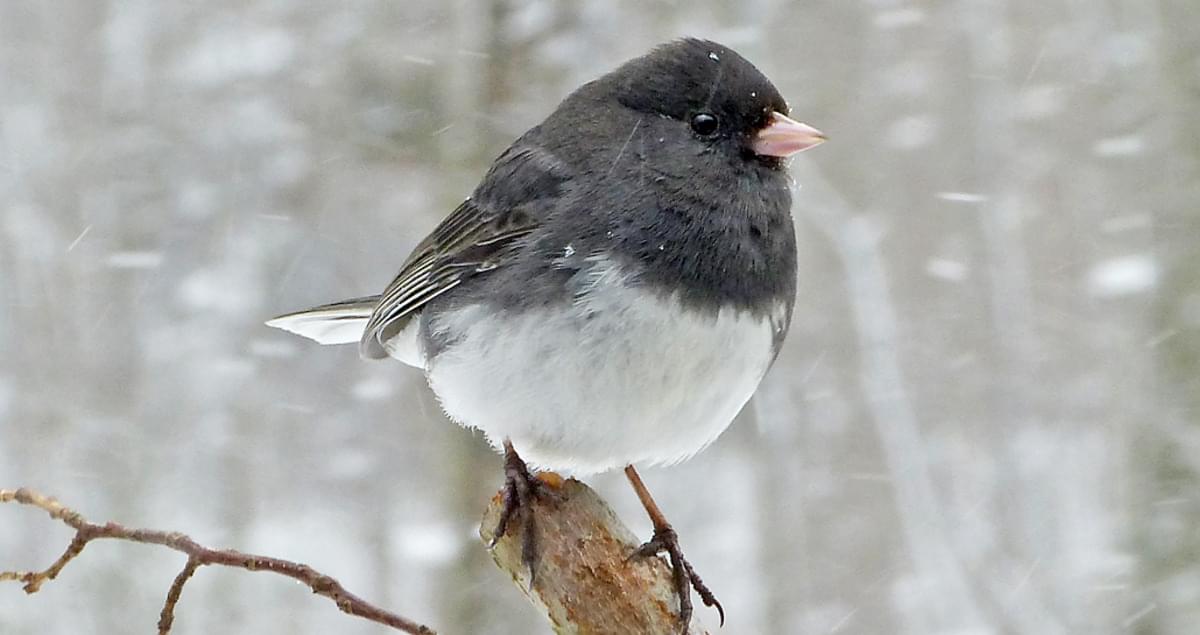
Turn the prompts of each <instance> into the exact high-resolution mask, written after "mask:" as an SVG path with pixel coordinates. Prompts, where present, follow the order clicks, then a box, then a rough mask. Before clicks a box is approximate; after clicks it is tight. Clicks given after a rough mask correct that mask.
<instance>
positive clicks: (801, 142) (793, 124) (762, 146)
mask: <svg viewBox="0 0 1200 635" xmlns="http://www.w3.org/2000/svg"><path fill="white" fill-rule="evenodd" d="M824 142H825V135H824V134H823V133H822V132H821V131H820V130H817V129H816V128H814V127H812V126H810V125H808V124H803V123H800V122H799V121H796V120H795V119H791V118H788V117H787V116H785V115H781V114H779V113H777V112H773V113H771V120H770V122H769V123H768V124H767V127H766V128H763V129H762V130H760V131H759V132H758V135H756V136H755V137H754V141H753V142H752V143H751V144H750V147H751V148H753V149H754V152H755V153H756V154H760V155H762V156H767V157H779V158H784V157H790V156H792V155H793V154H796V153H797V152H803V151H804V150H807V149H809V148H812V147H815V146H818V145H820V144H822V143H824Z"/></svg>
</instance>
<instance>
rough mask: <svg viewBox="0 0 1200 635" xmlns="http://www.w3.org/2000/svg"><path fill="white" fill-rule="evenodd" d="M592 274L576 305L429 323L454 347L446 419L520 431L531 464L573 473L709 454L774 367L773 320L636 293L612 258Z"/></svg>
mask: <svg viewBox="0 0 1200 635" xmlns="http://www.w3.org/2000/svg"><path fill="white" fill-rule="evenodd" d="M587 275H588V282H589V283H590V286H589V287H588V288H587V291H586V293H584V294H582V295H581V296H580V297H579V298H578V300H577V302H576V303H575V305H574V306H573V307H563V308H561V309H546V310H533V311H525V312H522V313H495V312H494V311H493V310H492V309H489V308H485V307H483V306H478V305H475V306H468V307H464V308H461V309H457V310H455V311H452V312H448V313H446V314H442V315H439V316H437V318H436V319H435V320H434V321H433V322H432V323H431V325H430V326H431V328H432V329H433V330H434V331H435V332H441V333H443V334H449V335H450V336H451V337H452V338H454V340H455V343H454V344H452V345H451V346H450V347H448V348H447V349H446V350H445V351H443V352H442V353H441V354H439V355H438V356H437V357H436V358H435V359H433V360H431V361H430V362H429V363H428V364H427V375H428V378H429V382H430V385H431V386H432V387H433V390H434V392H436V393H437V395H438V397H439V398H440V400H441V402H442V406H443V407H444V408H445V410H446V412H447V414H448V415H449V416H450V417H451V418H453V419H454V420H456V421H458V422H459V423H461V424H463V425H465V426H468V427H473V428H478V429H480V430H483V432H484V433H485V434H486V435H487V437H488V439H489V440H490V441H491V442H492V443H493V444H495V445H499V444H500V442H501V441H502V440H503V439H504V438H505V437H509V438H511V439H512V440H513V443H514V445H515V446H516V448H517V451H518V452H520V453H521V454H522V456H523V457H525V459H526V460H527V461H529V462H530V463H532V464H535V465H537V466H539V467H542V468H546V469H555V470H563V471H568V472H572V473H576V474H584V473H591V472H598V471H604V470H608V469H612V468H616V467H621V466H624V465H626V464H629V463H649V464H665V463H674V462H678V461H681V460H683V459H686V458H688V457H690V456H691V455H693V454H695V453H696V452H698V451H700V450H701V449H703V448H704V447H705V446H707V445H708V444H709V443H711V442H712V441H713V440H715V439H716V438H717V436H718V435H720V433H721V432H722V431H724V430H725V428H726V427H728V425H729V423H730V422H731V421H732V420H733V418H734V416H735V415H737V413H738V411H739V410H741V408H742V406H743V405H745V403H746V401H747V400H749V398H750V396H751V394H753V392H754V389H755V388H756V387H757V386H758V383H759V381H760V380H761V379H762V376H763V375H764V374H765V373H766V370H767V367H768V366H769V365H770V362H771V359H772V357H773V350H772V343H773V339H774V334H773V329H772V326H771V319H770V318H768V317H767V316H755V315H751V314H750V313H749V312H746V311H741V310H737V309H734V308H732V307H726V308H722V309H720V310H713V311H712V312H710V313H708V314H704V313H701V312H699V311H698V310H696V309H693V308H690V307H689V308H686V309H685V307H684V306H683V305H682V304H681V303H680V302H679V301H678V300H677V299H674V298H666V299H663V298H655V297H654V296H652V295H651V294H648V293H645V292H644V291H639V290H636V289H633V288H631V287H629V286H628V285H626V284H625V283H624V282H623V281H624V277H623V276H621V275H620V272H619V271H617V270H616V269H615V268H614V267H613V266H612V265H611V264H610V263H608V262H606V261H596V262H595V265H594V266H593V268H592V270H591V271H589V272H588V273H587ZM785 310H786V307H783V306H782V305H780V307H779V310H778V311H777V313H780V314H782V313H783V311H785ZM776 319H778V318H776Z"/></svg>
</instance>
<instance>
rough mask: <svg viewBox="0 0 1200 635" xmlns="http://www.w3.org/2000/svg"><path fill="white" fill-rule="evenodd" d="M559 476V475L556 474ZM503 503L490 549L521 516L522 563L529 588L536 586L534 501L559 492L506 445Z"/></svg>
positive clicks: (508, 443)
mask: <svg viewBox="0 0 1200 635" xmlns="http://www.w3.org/2000/svg"><path fill="white" fill-rule="evenodd" d="M555 476H556V477H557V475H555ZM502 496H503V502H502V504H501V507H500V519H499V520H498V521H497V522H496V531H495V532H493V534H492V542H491V546H492V547H495V546H496V543H497V542H499V541H500V539H501V538H503V537H504V534H505V533H506V532H507V531H508V529H509V526H510V524H511V523H512V521H513V520H514V519H516V518H517V517H518V516H520V520H521V522H522V528H521V562H522V563H523V564H524V565H525V566H526V567H527V568H528V569H529V586H530V587H531V588H532V587H533V581H534V576H536V575H537V561H538V555H539V554H538V545H537V531H536V527H535V525H536V521H535V520H534V513H533V501H534V500H535V499H542V500H545V499H547V498H549V499H552V500H553V499H557V497H558V493H557V492H555V491H554V489H553V487H552V486H551V485H550V484H548V483H546V482H545V481H543V480H542V479H540V478H538V477H537V476H535V475H534V474H533V473H532V472H530V471H529V466H527V465H525V461H523V460H521V457H520V456H519V455H518V454H517V452H516V450H514V449H513V446H512V443H511V442H509V441H507V440H506V441H505V442H504V489H503V493H502Z"/></svg>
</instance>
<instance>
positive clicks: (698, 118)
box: [692, 112, 721, 137]
mask: <svg viewBox="0 0 1200 635" xmlns="http://www.w3.org/2000/svg"><path fill="white" fill-rule="evenodd" d="M720 127H721V122H719V121H717V118H716V117H714V116H712V115H710V114H708V113H706V112H702V113H700V114H698V115H693V116H692V131H693V132H695V133H696V134H698V135H700V136H701V137H711V136H713V135H715V134H717V129H718V128H720Z"/></svg>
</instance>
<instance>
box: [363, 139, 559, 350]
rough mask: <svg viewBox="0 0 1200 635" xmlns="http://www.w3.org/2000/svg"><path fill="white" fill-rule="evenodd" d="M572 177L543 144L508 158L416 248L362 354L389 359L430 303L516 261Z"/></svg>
mask: <svg viewBox="0 0 1200 635" xmlns="http://www.w3.org/2000/svg"><path fill="white" fill-rule="evenodd" d="M566 180H567V175H566V172H565V169H564V168H563V166H562V164H561V163H559V162H558V161H557V160H555V159H554V158H553V157H551V156H550V155H548V154H546V153H545V152H543V151H541V150H538V149H537V148H533V147H529V146H524V147H513V148H510V149H509V150H508V151H506V152H505V153H504V154H503V155H501V156H500V158H498V159H497V160H496V163H495V164H493V165H492V168H491V170H489V171H488V173H487V175H486V176H485V177H484V179H483V181H482V182H481V183H480V185H479V187H478V188H476V190H475V195H474V196H473V197H472V198H469V199H467V200H465V201H463V203H462V204H461V205H459V206H458V208H457V209H455V210H454V212H452V213H451V214H450V215H449V216H447V217H446V219H445V220H443V221H442V222H441V224H439V225H438V226H437V227H436V228H434V230H433V232H432V233H431V234H429V236H427V237H426V238H425V239H424V240H422V241H421V243H420V244H418V245H417V247H416V248H415V249H414V250H413V253H412V255H410V256H409V257H408V260H407V261H405V263H404V265H403V266H402V267H401V269H400V273H398V274H397V275H396V278H395V279H394V280H392V282H391V284H389V285H388V286H387V289H385V290H384V292H383V294H382V295H381V296H380V299H379V303H378V304H377V305H376V306H375V310H374V312H373V313H372V314H371V318H370V320H369V321H368V322H367V326H366V329H365V330H364V331H363V335H362V339H361V340H360V341H359V351H360V352H361V353H362V355H363V356H364V357H368V358H381V357H387V356H388V353H387V349H386V346H385V344H386V342H387V341H388V340H390V339H391V338H392V337H394V336H395V335H396V334H397V333H399V332H400V331H401V330H403V329H404V327H405V326H407V325H408V322H409V320H411V319H412V318H413V316H415V315H416V314H417V313H418V312H419V311H420V309H421V308H422V307H424V306H425V305H426V304H428V303H429V302H430V301H431V300H433V299H434V298H436V297H438V296H440V295H442V294H443V293H446V292H447V291H450V290H451V289H453V288H454V287H456V286H458V285H459V284H462V282H463V281H465V280H467V279H469V278H471V277H473V276H477V275H485V274H486V273H487V272H488V271H492V270H495V269H497V268H499V267H503V266H505V265H507V264H509V263H511V262H512V261H513V259H514V258H515V256H516V254H517V253H518V252H519V251H520V249H521V248H522V247H523V246H524V244H525V241H524V240H523V239H524V238H525V237H526V236H528V235H529V234H530V233H531V232H533V231H534V230H535V229H537V228H538V227H539V226H540V224H541V221H542V220H544V216H545V214H546V210H547V207H548V206H552V204H553V200H554V199H556V198H557V197H558V195H559V194H560V193H561V189H562V185H563V183H564V182H565V181H566Z"/></svg>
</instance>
